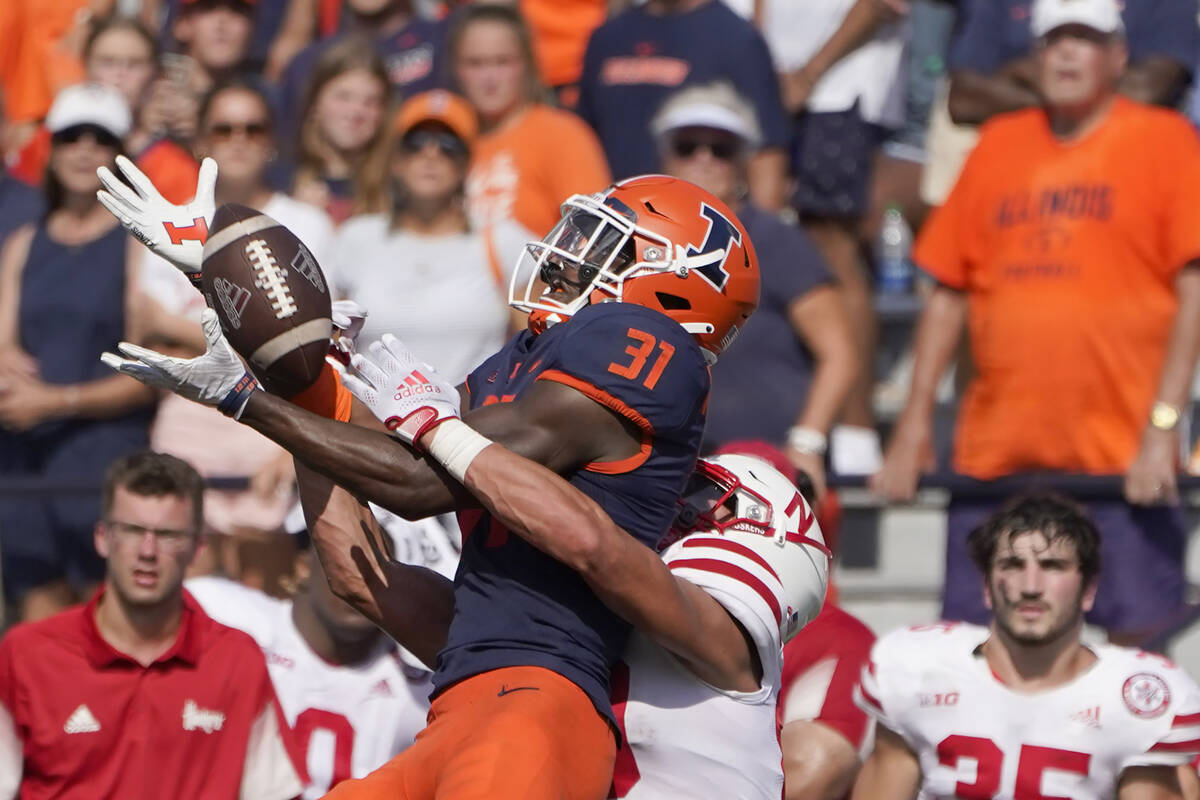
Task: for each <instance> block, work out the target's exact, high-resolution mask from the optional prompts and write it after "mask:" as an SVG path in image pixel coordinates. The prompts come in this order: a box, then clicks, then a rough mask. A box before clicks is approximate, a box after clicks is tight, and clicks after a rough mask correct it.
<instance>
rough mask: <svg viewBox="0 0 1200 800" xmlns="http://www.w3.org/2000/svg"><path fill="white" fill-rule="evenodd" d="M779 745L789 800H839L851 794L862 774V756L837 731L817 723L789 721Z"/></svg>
mask: <svg viewBox="0 0 1200 800" xmlns="http://www.w3.org/2000/svg"><path fill="white" fill-rule="evenodd" d="M779 744H780V746H781V747H782V748H783V771H784V775H786V776H787V780H786V781H785V782H784V790H785V792H786V794H785V797H786V799H787V800H803V799H804V798H816V800H838V798H840V797H845V796H846V794H847V792H849V791H850V787H851V786H852V785H853V783H854V776H855V774H856V773H857V772H858V753H857V752H856V751H855V749H854V746H853V745H852V744H850V741H849V740H848V739H847V738H846V737H845V736H843V735H842V734H840V733H838V732H837V731H835V730H834V729H833V728H831V727H829V726H828V725H826V724H824V723H823V722H817V721H816V720H797V721H795V722H789V723H787V724H786V725H784V726H783V730H782V732H781V733H780V740H779Z"/></svg>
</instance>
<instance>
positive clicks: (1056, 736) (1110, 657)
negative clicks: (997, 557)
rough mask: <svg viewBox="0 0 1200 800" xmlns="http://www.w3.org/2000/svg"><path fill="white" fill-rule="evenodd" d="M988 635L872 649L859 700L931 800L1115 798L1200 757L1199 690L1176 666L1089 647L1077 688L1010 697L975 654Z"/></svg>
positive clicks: (920, 633) (953, 633)
mask: <svg viewBox="0 0 1200 800" xmlns="http://www.w3.org/2000/svg"><path fill="white" fill-rule="evenodd" d="M987 636H988V630H987V629H986V628H981V627H979V626H975V625H966V624H953V623H939V624H936V625H924V626H918V627H916V628H910V629H908V630H902V631H897V632H895V633H892V634H889V635H888V636H885V637H883V638H882V639H880V640H879V641H878V642H876V643H875V647H874V649H873V650H872V653H871V660H870V662H869V663H868V664H867V666H866V667H864V669H863V674H862V679H861V681H860V683H859V686H858V687H857V689H856V690H855V700H856V701H857V702H858V703H859V705H861V706H862V708H863V710H865V711H866V712H867V713H869V714H871V715H872V716H873V717H875V718H876V719H877V720H878V721H879V723H880V724H882V725H884V726H886V727H887V728H889V729H890V730H892V731H894V732H896V733H897V734H898V735H900V736H901V737H903V738H904V741H905V742H907V744H908V746H909V747H910V748H911V749H912V751H913V752H914V753H916V754H917V757H918V758H919V760H920V764H921V774H922V787H921V788H922V791H921V796H922V797H923V798H935V797H938V798H940V797H962V798H997V799H1003V800H1007V799H1008V798H1023V800H1037V798H1047V800H1049V798H1064V797H1069V798H1074V799H1075V800H1082V798H1111V797H1115V796H1116V787H1117V782H1118V780H1119V778H1120V775H1121V772H1122V771H1123V770H1124V769H1126V768H1127V767H1133V766H1160V765H1161V766H1174V765H1178V764H1186V763H1188V762H1189V761H1191V760H1192V758H1193V757H1195V755H1196V754H1197V753H1198V752H1200V689H1198V688H1197V686H1196V684H1195V682H1194V681H1192V679H1191V678H1190V677H1188V675H1187V674H1185V673H1184V672H1183V670H1181V669H1180V668H1179V667H1177V666H1175V665H1174V664H1173V663H1171V662H1170V661H1169V660H1167V659H1165V658H1163V657H1161V656H1158V655H1154V654H1151V653H1146V652H1143V651H1141V650H1134V649H1128V648H1122V647H1113V646H1110V645H1104V646H1100V647H1095V648H1093V650H1094V652H1095V653H1096V655H1097V657H1098V658H1097V661H1096V663H1095V664H1094V665H1093V666H1092V667H1091V668H1090V669H1089V670H1088V671H1087V672H1085V673H1083V674H1082V675H1080V676H1079V677H1078V678H1076V679H1075V680H1074V681H1072V682H1071V683H1069V684H1066V685H1064V686H1060V687H1058V688H1056V689H1052V690H1049V691H1045V692H1038V693H1035V694H1021V693H1017V692H1014V691H1012V690H1010V689H1009V688H1008V687H1006V686H1005V685H1004V684H1002V683H1001V682H1000V681H999V680H998V679H997V678H996V677H995V676H994V675H993V674H992V672H991V670H990V668H989V667H988V664H987V660H986V659H985V658H984V657H983V656H982V655H980V654H979V647H980V645H981V644H983V642H984V641H985V640H986V639H987Z"/></svg>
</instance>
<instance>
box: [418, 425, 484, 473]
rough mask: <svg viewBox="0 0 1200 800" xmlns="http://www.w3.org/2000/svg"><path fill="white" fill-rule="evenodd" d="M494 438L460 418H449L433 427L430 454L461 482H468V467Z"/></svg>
mask: <svg viewBox="0 0 1200 800" xmlns="http://www.w3.org/2000/svg"><path fill="white" fill-rule="evenodd" d="M489 444H492V440H491V439H489V438H487V437H486V436H483V435H482V434H480V433H477V432H476V431H475V430H474V429H473V428H472V427H471V426H470V425H468V424H467V423H465V422H463V421H462V420H460V419H448V420H446V421H445V422H443V423H441V424H440V425H438V426H437V427H436V428H434V429H433V435H432V436H431V437H430V440H429V447H428V450H429V455H431V456H433V457H434V458H435V459H437V461H438V463H439V464H441V465H442V466H443V467H445V468H446V471H447V472H449V473H450V474H451V475H453V476H454V478H455V479H456V480H457V481H458V482H459V483H465V482H466V476H467V467H469V466H471V462H472V461H474V460H475V456H477V455H479V454H480V453H481V452H483V450H484V448H486V447H487V446H488V445H489Z"/></svg>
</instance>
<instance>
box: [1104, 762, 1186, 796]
mask: <svg viewBox="0 0 1200 800" xmlns="http://www.w3.org/2000/svg"><path fill="white" fill-rule="evenodd" d="M1181 797H1183V794H1182V793H1181V790H1180V786H1179V776H1178V774H1177V772H1176V768H1175V767H1128V768H1126V769H1124V770H1122V771H1121V779H1120V782H1119V783H1118V784H1117V800H1180V798H1181Z"/></svg>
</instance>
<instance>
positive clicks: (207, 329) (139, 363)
mask: <svg viewBox="0 0 1200 800" xmlns="http://www.w3.org/2000/svg"><path fill="white" fill-rule="evenodd" d="M200 324H201V325H202V326H203V328H204V341H205V342H207V344H208V348H207V350H206V351H205V353H204V355H202V356H196V357H195V358H173V357H171V356H165V355H163V354H162V353H156V352H155V351H153V350H147V349H146V348H145V347H138V346H137V345H136V344H130V343H129V342H121V343H120V344H118V345H117V349H118V350H120V351H121V354H122V355H124V356H125V358H122V357H121V356H118V355H116V354H115V353H104V354H103V355H101V356H100V360H101V361H103V362H104V363H105V364H107V365H108V366H110V367H112V368H113V369H115V370H116V371H117V372H120V373H122V374H125V375H129V376H131V377H133V378H137V379H138V380H139V381H141V382H142V383H144V384H146V385H147V386H153V387H155V388H156V389H169V390H170V391H172V392H174V393H175V394H178V395H181V396H183V397H186V398H187V399H189V400H195V401H196V402H197V403H203V404H204V405H207V406H216V407H217V408H218V409H219V410H220V411H221V413H223V414H226V415H228V416H231V417H233V418H234V419H237V418H238V417H240V416H241V415H242V410H243V409H244V408H245V407H246V403H247V401H249V399H250V395H251V393H253V392H254V390H255V389H257V388H258V381H256V380H255V379H254V376H252V375H251V374H250V373H249V372H248V371H247V370H246V365H245V364H243V363H242V360H241V359H240V358H238V354H237V353H235V352H234V350H233V346H232V345H230V344H229V342H228V341H226V339H225V334H223V333H221V323H220V322H218V320H217V312H216V311H213V310H212V309H211V308H206V309H204V313H203V314H201V316H200Z"/></svg>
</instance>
